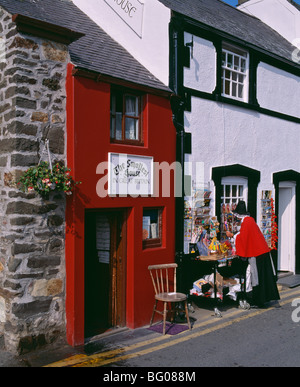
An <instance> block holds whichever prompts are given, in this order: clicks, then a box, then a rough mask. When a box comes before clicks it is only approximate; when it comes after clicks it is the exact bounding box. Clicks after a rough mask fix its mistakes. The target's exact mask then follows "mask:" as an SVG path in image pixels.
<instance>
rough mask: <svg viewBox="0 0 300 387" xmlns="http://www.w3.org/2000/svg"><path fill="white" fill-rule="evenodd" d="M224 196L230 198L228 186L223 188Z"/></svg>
mask: <svg viewBox="0 0 300 387" xmlns="http://www.w3.org/2000/svg"><path fill="white" fill-rule="evenodd" d="M225 196H226V197H229V196H230V185H226V186H225Z"/></svg>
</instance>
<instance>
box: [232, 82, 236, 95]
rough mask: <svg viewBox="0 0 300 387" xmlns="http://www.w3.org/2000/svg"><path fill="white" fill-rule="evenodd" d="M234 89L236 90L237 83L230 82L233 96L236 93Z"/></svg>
mask: <svg viewBox="0 0 300 387" xmlns="http://www.w3.org/2000/svg"><path fill="white" fill-rule="evenodd" d="M236 90H237V83H233V84H232V96H233V97H236V95H237V92H236Z"/></svg>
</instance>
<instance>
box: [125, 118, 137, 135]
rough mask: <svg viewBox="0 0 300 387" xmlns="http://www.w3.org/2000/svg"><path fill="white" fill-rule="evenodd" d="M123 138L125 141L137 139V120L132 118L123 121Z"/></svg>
mask: <svg viewBox="0 0 300 387" xmlns="http://www.w3.org/2000/svg"><path fill="white" fill-rule="evenodd" d="M125 138H126V139H127V140H137V139H138V120H136V119H134V118H126V119H125Z"/></svg>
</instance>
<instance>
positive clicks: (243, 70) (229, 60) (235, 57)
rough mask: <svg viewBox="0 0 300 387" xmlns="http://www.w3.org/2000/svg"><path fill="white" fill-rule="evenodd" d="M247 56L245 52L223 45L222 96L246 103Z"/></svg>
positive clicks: (247, 88) (247, 81)
mask: <svg viewBox="0 0 300 387" xmlns="http://www.w3.org/2000/svg"><path fill="white" fill-rule="evenodd" d="M248 73H249V56H248V53H247V52H246V51H243V50H241V49H239V48H236V47H233V46H228V45H225V44H223V48H222V95H223V96H224V97H228V98H233V99H236V100H239V101H243V102H248V90H249V87H248V83H249V76H248Z"/></svg>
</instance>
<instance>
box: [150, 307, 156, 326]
mask: <svg viewBox="0 0 300 387" xmlns="http://www.w3.org/2000/svg"><path fill="white" fill-rule="evenodd" d="M156 306H157V300H155V304H154V307H153V312H152V317H151V320H150V327H151V325H152V323H153V318H154V314H155V312H156Z"/></svg>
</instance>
